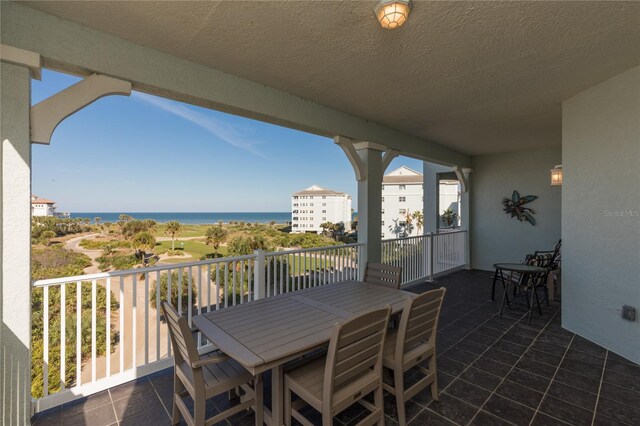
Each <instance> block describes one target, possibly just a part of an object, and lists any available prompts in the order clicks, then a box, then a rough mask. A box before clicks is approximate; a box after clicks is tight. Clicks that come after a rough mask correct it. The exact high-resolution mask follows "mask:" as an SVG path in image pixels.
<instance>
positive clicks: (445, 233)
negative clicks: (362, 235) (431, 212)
mask: <svg viewBox="0 0 640 426" xmlns="http://www.w3.org/2000/svg"><path fill="white" fill-rule="evenodd" d="M463 232H467V230H466V229H459V230H457V231H447V232H438V233H429V234H423V235H412V236H409V237H400V238H389V239H385V240H382V242H383V243H389V242H393V241H408V240H417V239H420V238H424V237H431V236H434V237H437V236H439V235H450V234H460V233H463Z"/></svg>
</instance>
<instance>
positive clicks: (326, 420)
mask: <svg viewBox="0 0 640 426" xmlns="http://www.w3.org/2000/svg"><path fill="white" fill-rule="evenodd" d="M322 425H323V426H325V425H329V426H331V425H333V416H332V415H331V412H330V411H325V410H323V411H322Z"/></svg>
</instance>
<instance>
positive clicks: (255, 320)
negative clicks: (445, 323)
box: [193, 281, 415, 425]
mask: <svg viewBox="0 0 640 426" xmlns="http://www.w3.org/2000/svg"><path fill="white" fill-rule="evenodd" d="M413 296H415V294H414V293H409V292H406V291H402V290H396V289H393V288H388V287H383V286H378V285H374V284H367V283H364V282H360V281H346V282H341V283H335V284H327V285H323V286H318V287H313V288H308V289H304V290H299V291H294V292H289V293H284V294H280V295H277V296H272V297H268V298H265V299H260V300H255V301H252V302H245V303H243V304H239V305H235V306H232V307H228V308H225V309H221V310H218V311H212V312H209V313H206V314H202V315H198V316H195V317H194V318H193V322H194V324H195V325H196V327H198V329H199V330H200V332H201V333H202V334H203V335H204V336H205V337H206V338H207V340H209V341H210V342H212V343H213V344H214V345H215V346H217V347H218V348H219V349H220V350H221V351H222V352H224V353H226V354H227V355H229V356H230V357H231V358H233V359H235V360H236V361H238V362H239V363H240V364H242V365H243V366H244V367H245V368H246V369H247V370H248V371H250V372H251V373H253V374H254V375H257V374H260V373H263V372H265V371H267V370H271V371H272V379H271V391H272V395H271V399H272V404H271V405H272V407H271V411H270V412H269V410H267V409H265V421H267V424H271V425H282V424H283V423H284V421H283V420H284V417H283V414H284V409H283V408H284V406H283V403H284V387H283V380H284V376H283V366H284V364H285V363H287V362H288V361H291V360H294V359H297V358H300V357H301V356H303V355H304V354H307V353H309V352H311V351H313V350H315V349H318V348H322V347H323V346H325V345H326V344H327V343H328V342H329V338H330V336H331V328H332V327H333V326H334V324H336V323H338V322H342V321H344V320H347V319H349V318H352V317H354V316H356V315H358V314H361V313H363V312H366V311H369V310H372V309H376V308H381V307H384V306H391V310H392V313H393V314H397V313H399V312H401V311H402V308H403V306H404V302H405V301H406V300H407V299H408V298H410V297H413Z"/></svg>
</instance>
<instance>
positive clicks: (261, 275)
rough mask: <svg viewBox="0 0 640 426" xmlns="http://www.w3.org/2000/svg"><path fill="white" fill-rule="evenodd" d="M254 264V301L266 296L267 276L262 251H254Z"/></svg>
mask: <svg viewBox="0 0 640 426" xmlns="http://www.w3.org/2000/svg"><path fill="white" fill-rule="evenodd" d="M253 253H254V254H255V255H256V264H255V267H254V268H253V286H254V287H253V297H254V299H255V300H258V299H263V298H264V297H265V296H266V295H267V291H266V290H267V275H266V268H265V266H266V262H265V256H264V250H256V251H254V252H253Z"/></svg>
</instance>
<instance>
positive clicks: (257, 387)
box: [253, 374, 264, 426]
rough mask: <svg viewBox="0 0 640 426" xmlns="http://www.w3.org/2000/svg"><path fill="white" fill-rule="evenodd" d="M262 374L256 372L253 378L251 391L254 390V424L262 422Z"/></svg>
mask: <svg viewBox="0 0 640 426" xmlns="http://www.w3.org/2000/svg"><path fill="white" fill-rule="evenodd" d="M262 389H263V385H262V374H258V375H257V376H256V378H255V379H254V380H253V391H254V392H255V397H256V399H255V404H256V406H255V412H256V426H262V425H263V424H264V398H263V390H262Z"/></svg>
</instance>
